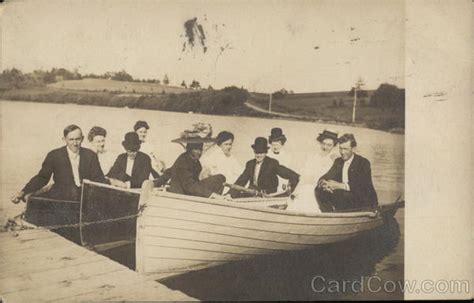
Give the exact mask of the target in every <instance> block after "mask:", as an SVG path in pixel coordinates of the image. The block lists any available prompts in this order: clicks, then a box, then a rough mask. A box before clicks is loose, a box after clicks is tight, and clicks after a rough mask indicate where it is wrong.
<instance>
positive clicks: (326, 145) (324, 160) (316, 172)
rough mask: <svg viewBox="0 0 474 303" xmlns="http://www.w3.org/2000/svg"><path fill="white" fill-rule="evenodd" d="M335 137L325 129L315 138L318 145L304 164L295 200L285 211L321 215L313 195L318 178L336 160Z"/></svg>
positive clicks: (334, 133) (332, 132) (335, 134)
mask: <svg viewBox="0 0 474 303" xmlns="http://www.w3.org/2000/svg"><path fill="white" fill-rule="evenodd" d="M337 136H338V133H337V132H335V131H332V130H327V129H325V130H324V131H323V132H322V133H320V134H319V136H318V137H317V138H316V140H317V141H318V143H319V144H318V147H317V150H316V152H315V153H314V154H313V155H311V156H310V157H308V159H306V161H305V162H304V167H303V169H302V174H301V179H300V184H299V185H298V188H297V189H296V190H295V192H294V196H295V198H294V200H293V202H290V203H289V204H288V208H287V210H297V211H304V212H315V213H321V209H320V207H319V205H318V203H317V201H316V197H315V195H314V188H315V187H316V185H317V184H318V180H319V178H321V176H322V175H324V174H325V173H326V172H327V171H328V170H329V169H330V168H331V166H332V164H333V163H334V160H335V159H336V158H337V154H336V153H335V152H334V147H335V146H336V144H337Z"/></svg>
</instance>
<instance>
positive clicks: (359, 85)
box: [352, 78, 364, 123]
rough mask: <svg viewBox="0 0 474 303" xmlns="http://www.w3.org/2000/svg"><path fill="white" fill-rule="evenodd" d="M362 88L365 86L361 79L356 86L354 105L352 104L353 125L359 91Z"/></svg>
mask: <svg viewBox="0 0 474 303" xmlns="http://www.w3.org/2000/svg"><path fill="white" fill-rule="evenodd" d="M362 86H364V81H363V80H362V79H361V78H359V80H357V82H356V84H355V85H354V103H353V104H352V123H355V117H356V105H357V90H359V89H360V88H361V87H362Z"/></svg>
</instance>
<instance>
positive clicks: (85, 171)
mask: <svg viewBox="0 0 474 303" xmlns="http://www.w3.org/2000/svg"><path fill="white" fill-rule="evenodd" d="M63 135H64V137H63V140H64V142H65V143H66V146H64V147H61V148H58V149H55V150H52V151H51V152H49V153H48V155H47V156H46V159H45V160H44V162H43V165H42V167H41V170H40V171H39V172H38V174H37V175H36V176H34V177H33V178H32V179H31V180H30V181H29V182H28V183H27V184H26V186H25V187H24V188H23V189H22V190H21V191H20V192H19V193H17V194H16V195H15V196H14V197H13V198H12V202H14V203H18V202H20V201H24V199H25V196H26V195H28V194H33V193H36V192H37V191H39V190H40V189H42V188H43V187H44V186H46V185H47V184H48V182H49V180H50V179H51V176H53V180H54V184H53V185H52V187H51V188H50V189H49V190H47V191H45V192H43V193H41V194H40V196H42V197H47V198H51V199H59V200H72V201H78V200H80V195H81V183H82V180H84V179H88V180H91V181H95V182H101V183H108V182H107V180H106V179H105V177H104V174H103V172H102V169H101V168H100V164H99V160H98V158H97V154H96V153H94V152H93V151H91V150H89V149H87V148H83V147H81V143H82V141H83V139H84V137H83V136H82V131H81V129H80V128H79V126H77V125H69V126H67V127H66V128H65V129H64V131H63Z"/></svg>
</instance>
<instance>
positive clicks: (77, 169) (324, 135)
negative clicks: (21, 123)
mask: <svg viewBox="0 0 474 303" xmlns="http://www.w3.org/2000/svg"><path fill="white" fill-rule="evenodd" d="M149 128H150V127H149V125H148V123H147V122H145V121H137V122H136V123H135V125H134V127H133V131H130V132H128V133H126V134H125V136H124V139H123V141H122V146H123V148H124V151H125V152H124V153H122V154H120V155H118V156H116V157H115V155H113V154H112V153H111V152H110V151H108V150H106V149H105V141H106V136H107V132H106V130H105V129H104V128H102V127H98V126H95V127H93V128H92V129H91V130H90V132H89V134H88V136H87V139H88V141H89V142H90V144H91V146H92V149H93V150H91V149H88V148H84V147H82V142H83V133H82V130H81V128H80V127H79V126H77V125H69V126H67V127H66V128H64V131H63V140H64V142H65V146H63V147H61V148H58V149H54V150H52V151H51V152H49V153H48V154H47V156H46V158H45V160H44V162H43V164H42V167H41V169H40V171H39V172H38V174H37V175H36V176H34V177H33V178H32V179H31V180H30V181H29V182H28V183H27V184H26V185H25V187H24V188H23V189H22V190H21V191H20V192H18V193H17V194H16V195H15V196H14V197H13V198H12V201H13V202H14V203H18V202H20V201H24V200H25V197H26V196H27V195H31V194H34V195H39V196H43V197H47V198H51V199H60V200H71V201H79V200H80V195H81V186H82V180H85V179H88V180H91V181H95V182H100V183H105V184H110V185H113V186H116V187H120V188H140V187H141V186H142V183H143V182H144V181H145V180H153V183H154V185H155V186H156V187H163V186H165V187H166V188H167V191H169V192H173V193H177V194H184V195H192V196H199V197H204V198H211V199H225V200H233V199H236V198H242V197H256V196H260V197H270V196H271V197H274V196H291V197H292V198H293V199H292V202H291V203H288V208H287V209H292V210H300V211H306V212H335V211H348V210H357V209H365V208H373V207H375V206H377V204H378V201H377V194H376V192H375V189H374V186H373V183H372V176H371V168H370V162H369V161H368V160H367V159H366V158H364V157H362V156H361V155H359V154H356V153H355V152H354V151H355V148H356V147H357V142H356V139H355V137H354V135H352V134H344V135H342V136H340V137H339V136H338V133H337V132H335V131H333V130H328V129H325V130H324V131H323V132H321V133H320V134H319V135H318V136H317V137H316V140H317V142H318V143H319V148H318V149H317V150H316V151H315V152H314V154H312V155H311V156H310V157H309V158H308V159H306V161H305V162H304V163H305V164H304V167H303V168H302V169H301V173H297V172H296V171H295V170H294V169H293V166H294V164H293V163H292V160H293V159H292V158H291V157H290V155H289V154H287V153H286V150H285V143H286V142H287V138H286V136H285V135H284V133H283V130H282V129H281V128H273V129H272V130H271V133H270V136H269V137H268V140H267V138H265V137H257V138H256V139H255V141H254V144H252V145H251V146H250V147H251V148H252V150H253V153H254V158H253V159H251V160H249V161H247V163H246V164H245V166H242V165H241V164H240V162H239V161H238V160H237V159H236V158H235V157H234V155H233V154H232V145H233V143H234V135H233V134H232V133H231V132H229V131H222V132H220V133H219V134H218V135H217V136H216V138H207V137H206V138H202V137H199V136H195V137H188V138H180V139H177V140H175V141H174V142H178V143H180V144H182V145H183V146H184V147H185V151H184V152H183V153H182V154H181V155H179V156H178V157H177V159H176V161H175V162H174V164H173V165H172V166H171V167H170V168H166V166H165V164H164V162H163V161H160V160H159V159H158V157H157V156H156V155H155V153H154V150H153V147H152V146H150V144H149V143H148V142H147V141H146V136H147V131H148V130H149ZM207 142H212V143H215V146H214V147H212V148H211V149H210V150H209V151H207V152H206V153H205V154H204V155H203V150H204V144H205V143H207ZM337 145H339V156H338V155H337V153H336V152H335V147H336V146H337ZM104 172H105V173H106V174H104ZM51 177H52V178H53V181H54V183H52V185H48V184H49V183H50V179H51Z"/></svg>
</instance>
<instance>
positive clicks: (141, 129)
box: [133, 121, 166, 178]
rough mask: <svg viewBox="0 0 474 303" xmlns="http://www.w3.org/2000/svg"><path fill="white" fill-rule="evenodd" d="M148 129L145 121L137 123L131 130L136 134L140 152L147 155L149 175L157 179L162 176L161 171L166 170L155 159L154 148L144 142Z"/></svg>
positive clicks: (161, 163) (163, 164)
mask: <svg viewBox="0 0 474 303" xmlns="http://www.w3.org/2000/svg"><path fill="white" fill-rule="evenodd" d="M149 129H150V126H149V125H148V123H147V122H146V121H137V122H136V123H135V125H134V126H133V130H134V132H136V133H137V135H138V138H139V139H140V142H141V145H140V150H141V152H143V153H145V154H147V155H148V156H149V157H150V159H151V166H152V171H151V173H152V175H153V178H158V177H160V175H161V174H163V171H164V170H165V169H166V166H165V163H164V162H163V161H161V160H159V159H158V158H157V156H156V153H155V149H154V147H153V146H152V145H151V144H150V143H149V142H148V141H146V137H147V135H148V130H149Z"/></svg>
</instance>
